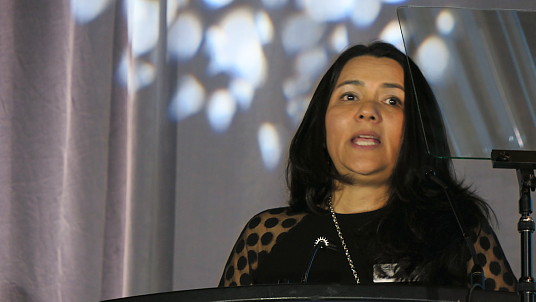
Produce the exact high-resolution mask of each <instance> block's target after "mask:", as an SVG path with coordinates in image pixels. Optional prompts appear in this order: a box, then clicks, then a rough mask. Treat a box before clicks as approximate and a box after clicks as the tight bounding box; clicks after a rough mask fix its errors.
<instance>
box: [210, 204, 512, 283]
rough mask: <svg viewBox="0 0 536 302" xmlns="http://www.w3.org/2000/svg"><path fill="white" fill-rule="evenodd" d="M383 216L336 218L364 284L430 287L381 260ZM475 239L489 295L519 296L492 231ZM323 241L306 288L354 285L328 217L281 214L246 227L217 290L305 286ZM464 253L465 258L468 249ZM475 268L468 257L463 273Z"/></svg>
mask: <svg viewBox="0 0 536 302" xmlns="http://www.w3.org/2000/svg"><path fill="white" fill-rule="evenodd" d="M385 212H386V209H385V208H384V209H379V210H376V211H372V212H366V213H358V214H336V215H337V220H338V222H339V226H340V228H341V231H342V234H343V237H344V240H345V241H346V244H347V246H348V249H349V252H350V256H351V258H352V261H353V263H354V266H355V268H356V270H357V271H358V274H359V278H360V283H362V284H372V283H378V282H393V281H396V282H416V283H423V284H426V285H430V284H427V283H426V280H420V278H419V275H417V277H413V279H412V280H409V279H405V278H404V275H403V274H400V272H399V271H398V264H397V260H396V259H390V260H389V259H387V260H386V259H379V258H378V257H377V254H378V251H379V249H380V248H381V246H382V245H381V242H377V241H378V240H376V237H377V236H376V232H377V226H378V223H379V221H380V219H381V218H382V216H383V215H384V214H385ZM460 236H461V235H460ZM473 238H474V247H475V249H476V251H477V253H478V257H479V258H480V259H481V261H482V262H483V263H485V265H484V274H485V277H486V289H494V290H509V291H513V290H515V283H516V280H515V278H514V276H513V274H512V272H511V269H510V266H509V264H508V262H507V261H506V259H505V257H504V254H503V252H502V249H501V247H500V245H499V243H498V241H497V239H496V237H495V235H494V233H493V231H492V230H491V228H488V229H486V230H482V231H479V232H478V235H475V236H473ZM324 240H326V241H327V242H328V243H329V245H328V248H317V253H316V255H315V256H314V260H313V261H312V264H311V265H310V271H309V274H308V280H307V283H340V284H355V279H354V276H353V274H352V272H351V270H350V266H349V264H348V260H347V257H346V255H345V252H344V249H343V248H342V245H341V241H340V239H339V236H338V235H337V231H336V228H335V225H334V223H333V220H332V218H331V215H330V213H329V212H327V211H324V212H322V213H319V214H314V213H308V212H293V211H291V210H290V209H289V208H277V209H270V210H267V211H264V212H261V213H259V214H257V215H255V216H254V217H253V218H252V219H251V220H250V221H249V222H248V224H247V225H246V227H245V228H244V230H243V231H242V233H241V235H240V237H239V239H238V241H237V242H236V244H235V246H234V248H233V251H232V252H231V255H230V257H229V260H228V262H227V264H226V267H225V270H224V274H223V276H222V278H221V281H220V284H219V285H220V286H236V285H252V284H278V283H300V282H303V279H304V274H305V272H306V271H307V268H308V266H309V263H310V261H311V258H313V257H312V256H313V251H314V249H315V244H316V243H317V242H318V241H324ZM460 248H462V249H464V252H465V250H466V249H467V248H466V247H465V246H461V247H460ZM472 263H473V261H472V260H471V259H469V257H468V259H467V264H466V266H465V267H463V268H461V269H462V270H464V271H465V273H468V272H469V271H470V270H471V269H472V266H473V265H472ZM397 272H398V274H395V273H397ZM462 275H463V276H462V279H463V280H450V281H449V279H448V278H446V279H447V281H446V284H433V285H460V284H466V282H467V281H466V274H463V273H462ZM449 278H450V276H449ZM437 279H438V278H436V280H437Z"/></svg>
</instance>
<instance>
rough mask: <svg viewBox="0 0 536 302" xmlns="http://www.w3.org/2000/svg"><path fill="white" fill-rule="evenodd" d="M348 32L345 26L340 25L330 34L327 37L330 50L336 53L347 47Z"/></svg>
mask: <svg viewBox="0 0 536 302" xmlns="http://www.w3.org/2000/svg"><path fill="white" fill-rule="evenodd" d="M349 43H350V42H349V41H348V30H347V29H346V26H344V25H342V24H340V25H338V26H337V27H335V29H334V30H333V32H332V33H331V36H330V37H329V45H330V47H331V49H332V50H333V51H335V52H337V53H340V52H342V51H343V50H344V49H345V48H346V47H348V45H349Z"/></svg>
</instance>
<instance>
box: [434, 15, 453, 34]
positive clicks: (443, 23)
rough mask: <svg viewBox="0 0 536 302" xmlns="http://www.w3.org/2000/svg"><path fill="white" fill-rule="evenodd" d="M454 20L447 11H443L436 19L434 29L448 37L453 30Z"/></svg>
mask: <svg viewBox="0 0 536 302" xmlns="http://www.w3.org/2000/svg"><path fill="white" fill-rule="evenodd" d="M454 25H455V20H454V17H453V16H452V14H451V13H450V11H449V10H443V11H441V12H440V13H439V15H438V16H437V19H436V27H437V29H438V31H439V32H440V33H441V34H443V35H448V34H450V33H451V32H452V31H453V30H454Z"/></svg>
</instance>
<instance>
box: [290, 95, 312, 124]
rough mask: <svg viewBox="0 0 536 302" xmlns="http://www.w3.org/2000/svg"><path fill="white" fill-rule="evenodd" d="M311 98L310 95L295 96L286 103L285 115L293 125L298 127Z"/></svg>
mask: <svg viewBox="0 0 536 302" xmlns="http://www.w3.org/2000/svg"><path fill="white" fill-rule="evenodd" d="M311 97H312V96H311V95H303V96H297V97H295V98H293V99H291V100H289V101H288V103H287V115H288V117H289V118H290V120H291V121H292V123H293V124H294V125H298V124H299V123H300V122H301V120H302V119H303V116H304V114H305V111H306V110H307V106H308V105H309V100H310V99H311Z"/></svg>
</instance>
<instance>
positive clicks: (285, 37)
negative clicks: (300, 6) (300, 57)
mask: <svg viewBox="0 0 536 302" xmlns="http://www.w3.org/2000/svg"><path fill="white" fill-rule="evenodd" d="M325 30H326V25H325V24H324V23H319V22H316V21H315V20H313V19H311V18H310V17H309V16H308V15H306V14H303V13H298V14H295V15H293V16H291V17H289V18H288V19H287V21H286V22H285V24H284V26H283V32H282V33H281V40H282V42H283V47H284V48H285V51H286V52H287V54H289V55H292V54H295V53H297V52H300V51H303V50H306V49H309V48H312V47H314V46H316V45H318V44H319V41H320V39H321V38H322V35H323V34H324V32H325Z"/></svg>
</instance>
